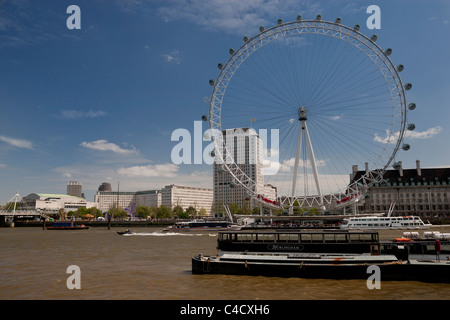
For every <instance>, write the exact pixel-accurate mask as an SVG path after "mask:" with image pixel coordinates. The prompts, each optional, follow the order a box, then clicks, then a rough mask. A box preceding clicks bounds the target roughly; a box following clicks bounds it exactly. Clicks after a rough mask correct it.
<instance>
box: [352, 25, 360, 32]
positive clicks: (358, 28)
mask: <svg viewBox="0 0 450 320" xmlns="http://www.w3.org/2000/svg"><path fill="white" fill-rule="evenodd" d="M353 29H355V30H356V31H359V30H360V29H361V26H360V25H359V24H357V25H356V26H355V27H354V28H353Z"/></svg>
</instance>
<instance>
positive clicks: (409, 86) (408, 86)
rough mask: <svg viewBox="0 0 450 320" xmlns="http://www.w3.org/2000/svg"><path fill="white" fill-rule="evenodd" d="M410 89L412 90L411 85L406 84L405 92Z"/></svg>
mask: <svg viewBox="0 0 450 320" xmlns="http://www.w3.org/2000/svg"><path fill="white" fill-rule="evenodd" d="M411 88H412V84H411V83H409V82H408V83H407V84H405V90H411Z"/></svg>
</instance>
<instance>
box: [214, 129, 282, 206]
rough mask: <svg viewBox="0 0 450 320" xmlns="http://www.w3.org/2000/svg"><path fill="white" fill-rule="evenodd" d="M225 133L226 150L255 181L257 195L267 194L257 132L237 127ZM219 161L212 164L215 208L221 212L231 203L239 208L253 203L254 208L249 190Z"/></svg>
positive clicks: (260, 144) (261, 152) (260, 141)
mask: <svg viewBox="0 0 450 320" xmlns="http://www.w3.org/2000/svg"><path fill="white" fill-rule="evenodd" d="M222 134H223V142H224V144H225V145H226V150H227V151H228V153H229V154H230V155H231V156H232V157H233V160H234V162H235V163H236V164H238V166H239V168H240V169H241V170H242V171H243V172H244V173H245V174H246V175H247V176H248V177H249V178H250V179H252V180H253V181H254V182H255V188H256V190H254V191H255V192H256V193H257V194H264V193H265V187H264V176H263V171H262V170H263V166H262V159H263V158H262V156H263V143H262V140H261V138H260V137H259V136H258V134H257V132H256V131H255V130H254V129H251V128H236V129H228V130H225V131H223V133H222ZM216 162H217V161H216ZM216 162H215V163H214V165H213V168H214V169H213V170H214V172H213V176H214V179H213V180H214V206H215V210H217V211H219V212H220V211H222V210H223V206H224V205H230V204H237V205H238V206H240V207H243V206H246V205H249V204H250V206H251V207H253V206H254V204H252V201H248V200H249V199H248V191H247V189H245V188H244V187H243V186H241V185H240V184H239V182H237V181H234V178H233V177H232V176H231V174H230V173H229V172H228V171H226V170H224V168H223V165H222V164H220V163H216ZM267 189H268V190H269V189H270V188H267ZM270 191H271V196H274V197H276V195H272V189H270Z"/></svg>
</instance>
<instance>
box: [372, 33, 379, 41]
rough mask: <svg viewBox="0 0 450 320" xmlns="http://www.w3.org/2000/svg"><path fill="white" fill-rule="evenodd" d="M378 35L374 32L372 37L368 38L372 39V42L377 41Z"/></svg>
mask: <svg viewBox="0 0 450 320" xmlns="http://www.w3.org/2000/svg"><path fill="white" fill-rule="evenodd" d="M377 39H378V37H377V35H376V34H374V35H373V36H372V37H370V40H372V42H375V41H377Z"/></svg>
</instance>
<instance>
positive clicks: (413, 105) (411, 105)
mask: <svg viewBox="0 0 450 320" xmlns="http://www.w3.org/2000/svg"><path fill="white" fill-rule="evenodd" d="M415 108H416V104H415V103H410V104H409V105H408V109H409V110H411V111H412V110H414V109H415Z"/></svg>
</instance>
